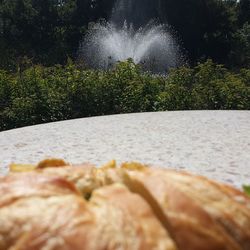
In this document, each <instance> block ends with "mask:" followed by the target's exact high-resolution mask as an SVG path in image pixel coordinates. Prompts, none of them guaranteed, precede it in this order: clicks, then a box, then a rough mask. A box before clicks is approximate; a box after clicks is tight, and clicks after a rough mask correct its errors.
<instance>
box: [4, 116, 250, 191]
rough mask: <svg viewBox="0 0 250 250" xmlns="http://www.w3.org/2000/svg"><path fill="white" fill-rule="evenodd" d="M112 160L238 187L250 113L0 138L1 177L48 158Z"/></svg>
mask: <svg viewBox="0 0 250 250" xmlns="http://www.w3.org/2000/svg"><path fill="white" fill-rule="evenodd" d="M48 157H58V158H64V159H66V160H67V161H69V162H72V163H81V162H91V163H95V164H97V165H102V164H104V163H106V162H107V161H109V160H111V159H116V160H117V161H118V163H120V162H122V161H140V162H143V163H147V164H153V165H156V166H161V167H165V168H175V169H184V170H188V171H191V172H194V173H197V174H201V175H205V176H208V177H210V178H213V179H217V180H220V181H223V182H226V183H229V184H233V185H235V186H238V187H240V186H241V184H243V183H245V184H248V183H250V111H185V112H157V113H140V114H128V115H115V116H103V117H93V118H84V119H77V120H69V121H63V122H56V123H49V124H44V125H37V126H31V127H25V128H21V129H15V130H10V131H5V132H1V133H0V173H1V174H5V173H7V171H8V165H9V164H10V163H12V162H15V163H37V162H38V161H40V160H42V159H44V158H48Z"/></svg>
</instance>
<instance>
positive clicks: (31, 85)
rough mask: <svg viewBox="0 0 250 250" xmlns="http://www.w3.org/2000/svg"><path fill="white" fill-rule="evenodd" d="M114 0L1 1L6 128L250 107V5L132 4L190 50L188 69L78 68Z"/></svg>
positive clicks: (0, 118)
mask: <svg viewBox="0 0 250 250" xmlns="http://www.w3.org/2000/svg"><path fill="white" fill-rule="evenodd" d="M114 1H115V0H0V131H1V130H6V129H11V128H16V127H21V126H26V125H33V124H38V123H44V122H50V121H58V120H64V119H70V118H80V117H88V116H95V115H103V114H116V113H127V112H143V111H161V110H191V109H238V110H242V109H249V108H250V0H240V1H237V0H136V1H133V2H132V3H133V6H132V8H133V10H134V11H135V15H133V16H131V17H130V18H131V20H129V21H132V22H134V23H135V26H140V25H141V24H142V22H143V21H145V19H148V21H149V20H150V19H151V18H156V19H157V20H158V21H159V22H164V23H165V22H167V23H169V24H170V25H171V27H173V29H174V30H175V32H176V37H178V39H179V42H180V43H181V44H182V47H183V48H185V54H186V56H187V58H188V62H189V65H190V67H188V66H186V67H181V68H179V69H173V70H172V71H171V72H170V73H169V74H168V75H167V76H155V75H151V74H149V73H145V72H142V71H141V70H140V67H139V66H137V65H135V64H134V63H133V62H132V61H127V62H122V63H120V64H118V65H117V66H116V68H115V69H112V70H108V71H96V70H91V69H87V68H84V67H83V66H82V65H80V62H79V61H78V60H77V54H78V49H79V46H80V44H81V41H82V40H83V38H84V35H85V34H86V31H87V29H88V25H90V23H91V22H98V21H99V20H101V19H103V18H104V19H108V18H109V17H110V16H111V12H112V6H113V5H114ZM142 4H143V6H146V7H147V8H148V9H149V10H150V11H148V12H147V16H146V17H145V16H141V15H140V13H141V6H142ZM134 17H136V20H133V18H134ZM222 65H224V66H222Z"/></svg>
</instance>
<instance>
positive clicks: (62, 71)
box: [0, 60, 250, 130]
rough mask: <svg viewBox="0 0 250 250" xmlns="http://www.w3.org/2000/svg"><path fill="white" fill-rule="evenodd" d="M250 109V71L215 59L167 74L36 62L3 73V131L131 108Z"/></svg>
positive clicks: (127, 64)
mask: <svg viewBox="0 0 250 250" xmlns="http://www.w3.org/2000/svg"><path fill="white" fill-rule="evenodd" d="M193 109H195V110H197V109H211V110H213V109H216V110H217V109H234V110H244V109H250V70H249V69H242V70H241V71H240V72H239V73H237V74H236V73H231V72H230V71H229V70H227V69H226V68H224V67H223V66H221V65H218V64H215V63H213V62H212V61H211V60H208V61H206V62H205V63H202V64H199V65H197V66H196V67H194V68H189V67H182V68H179V69H173V70H172V71H171V72H170V74H169V75H168V76H154V75H151V74H147V73H143V72H141V69H140V67H139V66H138V65H135V64H134V63H133V62H132V61H127V62H121V63H119V64H118V65H117V66H116V68H115V69H113V70H109V71H95V70H82V69H79V68H78V66H77V65H74V64H72V63H69V64H67V65H66V66H64V67H62V66H54V67H42V66H33V67H30V68H28V69H26V70H24V71H22V72H21V71H19V72H17V73H14V74H13V73H12V74H10V73H7V72H6V71H3V70H2V71H0V130H6V129H11V128H16V127H22V126H27V125H33V124H38V123H44V122H53V121H59V120H65V119H72V118H80V117H89V116H96V115H108V114H118V113H129V112H147V111H165V110H193Z"/></svg>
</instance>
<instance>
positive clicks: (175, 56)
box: [80, 0, 182, 72]
mask: <svg viewBox="0 0 250 250" xmlns="http://www.w3.org/2000/svg"><path fill="white" fill-rule="evenodd" d="M126 3H127V5H128V6H127V5H126ZM130 5H131V1H130V0H119V1H118V2H117V3H116V5H115V8H114V10H113V14H112V18H111V20H117V17H116V18H114V16H117V13H118V12H119V13H121V12H122V11H123V9H124V13H125V10H126V13H127V10H128V9H126V8H129V9H131V6H130ZM120 16H121V17H122V16H123V17H122V18H125V17H124V16H125V15H122V14H120ZM123 23H124V24H123V26H120V25H118V24H116V23H114V22H112V21H111V22H105V23H97V24H95V25H93V26H92V27H91V28H90V29H89V31H88V33H87V35H86V37H85V39H84V41H83V43H82V46H81V49H80V51H81V57H82V58H83V60H85V61H86V63H87V65H88V66H90V67H93V68H98V69H107V68H110V67H112V66H113V65H114V64H115V63H117V62H118V61H125V60H127V59H128V58H131V59H133V61H134V62H135V63H137V64H141V65H142V67H143V68H144V69H146V70H150V71H153V72H166V71H167V70H168V69H169V68H173V67H177V66H178V65H180V63H181V61H182V60H181V53H180V49H179V47H178V45H177V43H176V41H175V39H174V38H173V36H172V35H171V32H170V30H169V28H168V27H167V25H162V24H155V23H153V22H150V23H149V24H147V25H145V26H144V27H141V28H139V29H137V30H136V29H134V27H133V24H132V23H131V24H129V25H128V24H127V22H126V20H124V22H123Z"/></svg>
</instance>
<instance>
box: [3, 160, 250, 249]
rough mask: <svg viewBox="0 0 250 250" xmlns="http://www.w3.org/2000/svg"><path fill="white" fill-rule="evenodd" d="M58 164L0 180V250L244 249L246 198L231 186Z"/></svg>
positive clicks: (170, 173) (249, 203)
mask: <svg viewBox="0 0 250 250" xmlns="http://www.w3.org/2000/svg"><path fill="white" fill-rule="evenodd" d="M61 164H62V163H60V162H59V163H58V164H55V163H53V161H44V162H42V163H41V164H40V165H42V166H43V167H39V168H36V170H35V171H33V172H29V173H19V174H16V173H12V174H10V175H9V176H7V177H2V178H0V225H2V227H0V250H7V249H9V250H24V249H25V250H35V249H37V250H39V249H41V250H57V249H58V250H59V249H60V250H61V249H62V250H64V249H65V250H73V249H74V250H80V249H81V250H84V249H88V250H99V249H100V250H116V249H121V250H127V249H128V250H139V249H141V250H147V249H148V250H150V249H153V250H161V249H162V250H175V249H178V250H240V249H243V250H249V249H250V199H249V198H248V197H247V196H246V195H244V194H243V193H242V192H240V191H239V190H236V189H235V188H233V187H230V186H227V185H224V184H220V183H217V182H214V181H211V180H209V179H207V178H205V177H200V176H195V175H192V174H189V173H184V172H177V171H175V170H162V169H157V168H148V167H147V166H144V165H142V164H139V163H126V164H122V166H121V167H120V168H118V167H117V166H116V163H115V162H114V161H112V162H110V163H108V164H107V165H105V166H104V167H102V168H99V169H97V168H95V167H94V166H93V165H90V164H83V165H78V166H70V165H68V166H66V165H65V164H64V166H60V165H61ZM62 165H63V164H62ZM17 166H18V165H17ZM55 166H56V168H55ZM13 169H14V170H15V169H17V170H18V172H20V171H19V170H20V168H19V167H17V168H16V166H15V167H14V168H13ZM27 171H30V168H28V167H27ZM84 197H85V198H84ZM10 246H11V248H10Z"/></svg>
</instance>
